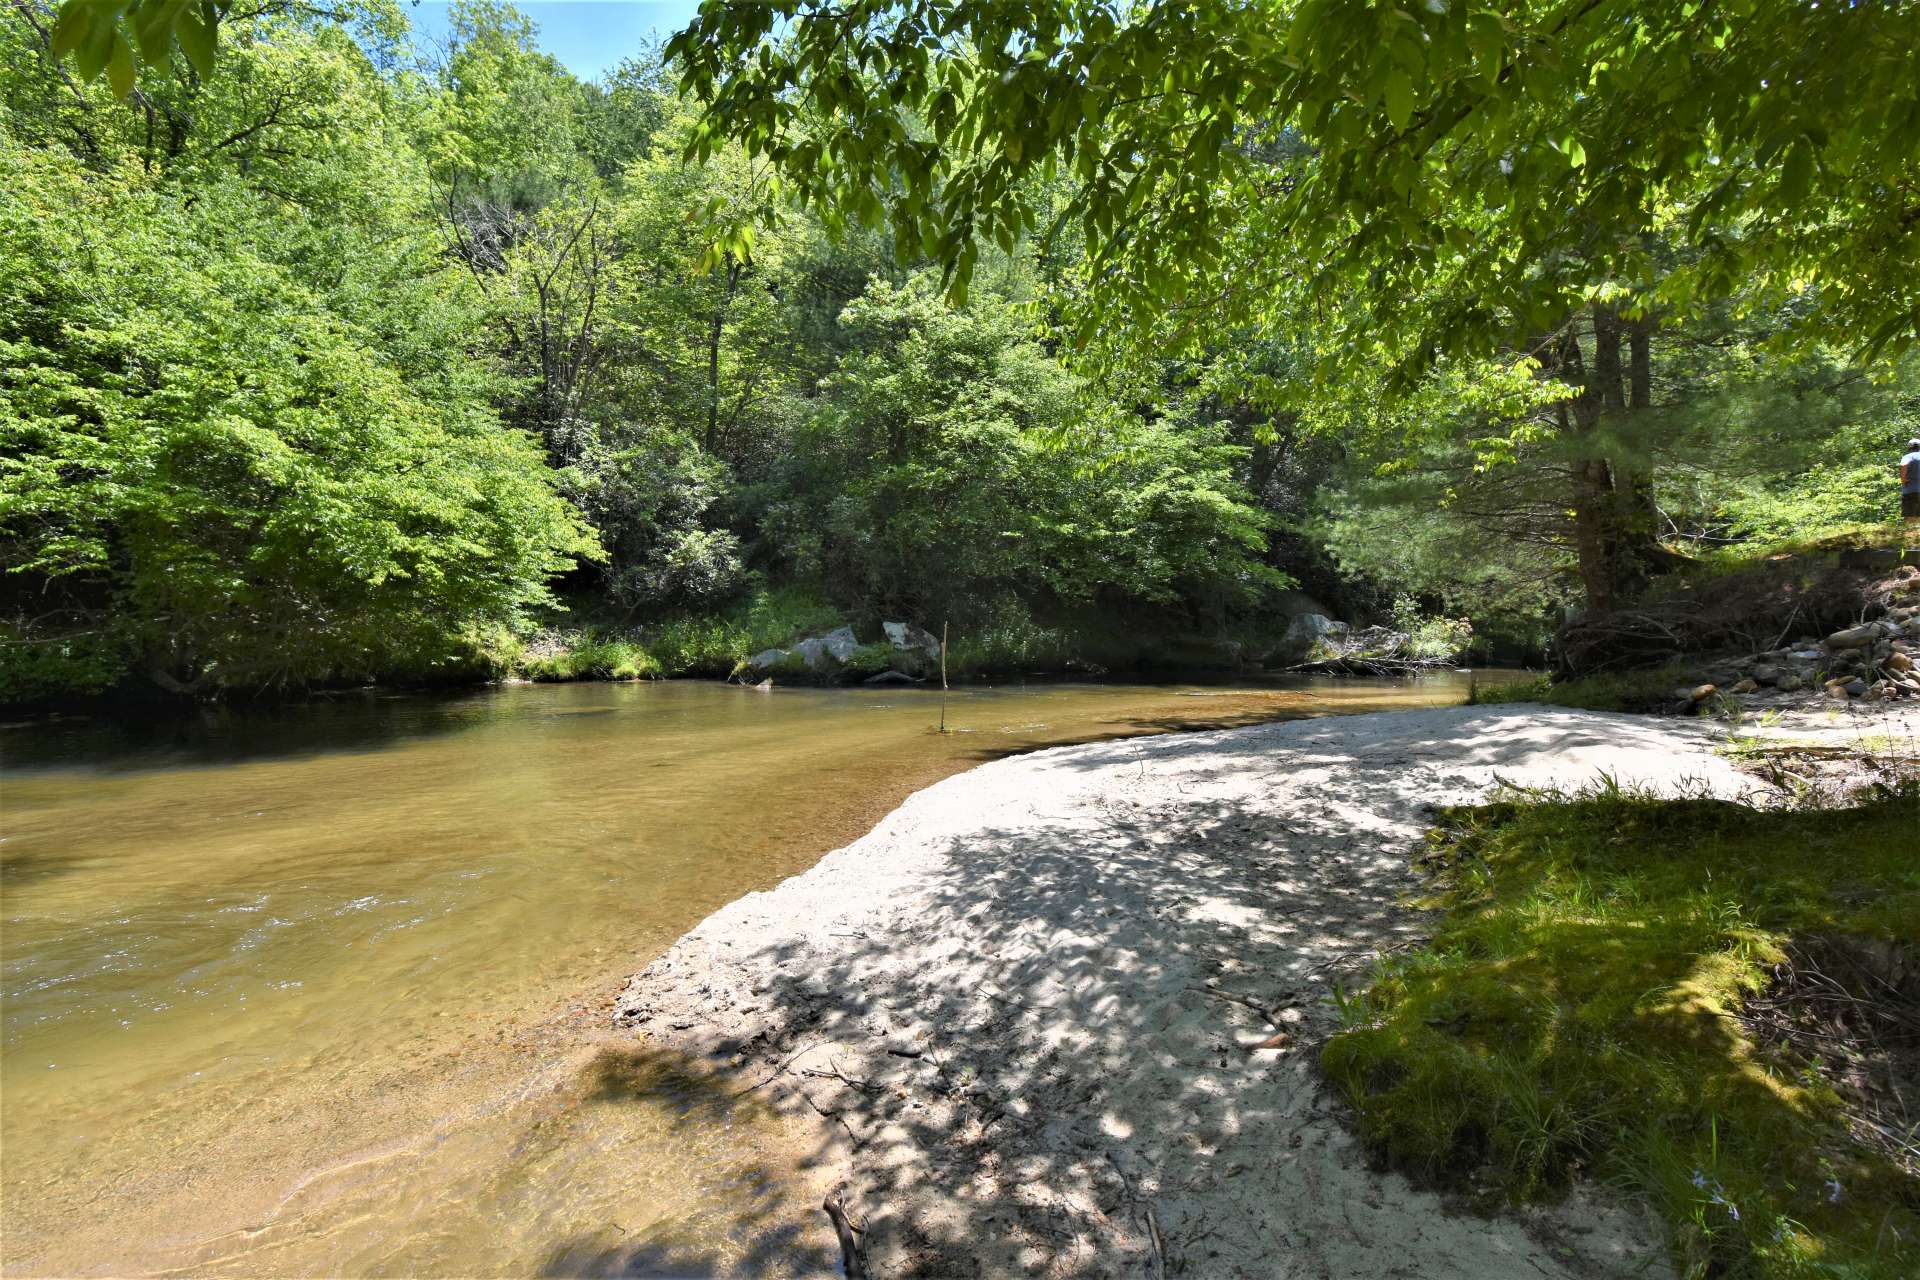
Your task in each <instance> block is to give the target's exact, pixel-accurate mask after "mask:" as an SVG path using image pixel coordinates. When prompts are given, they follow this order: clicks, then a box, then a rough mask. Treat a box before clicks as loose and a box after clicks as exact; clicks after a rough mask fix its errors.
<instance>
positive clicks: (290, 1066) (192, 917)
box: [0, 676, 1465, 1275]
mask: <svg viewBox="0 0 1920 1280" xmlns="http://www.w3.org/2000/svg"><path fill="white" fill-rule="evenodd" d="M1464 681H1465V677H1464V676H1460V677H1453V676H1442V677H1434V678H1429V679H1426V680H1422V681H1420V682H1418V683H1398V682H1384V681H1383V682H1368V681H1357V680H1345V681H1338V682H1335V681H1328V680H1319V681H1310V680H1291V681H1272V682H1264V683H1258V684H1250V685H1231V686H1215V687H1192V686H1180V687H1175V686H1153V687H1145V686H1127V685H1084V684H1082V685H1076V684H1044V685H1031V686H1025V687H1017V688H1016V687H1005V688H969V689H966V690H963V691H956V692H955V693H954V694H953V696H952V700H951V703H950V706H949V710H948V713H947V714H948V722H949V724H950V725H953V726H955V727H957V728H959V729H961V730H963V732H959V733H954V734H949V735H945V736H941V735H937V734H935V733H933V732H931V729H932V726H933V724H934V721H935V718H936V716H937V714H938V705H939V696H940V695H939V693H938V692H937V691H928V690H921V689H911V690H887V691H885V692H876V691H869V690H806V689H782V690H778V691H775V692H773V693H771V694H768V693H762V692H756V691H750V690H744V689H738V688H733V687H728V686H723V685H715V684H701V683H686V682H681V683H667V684H655V685H607V684H589V685H566V686H540V687H507V688H501V689H495V690H491V691H487V692H484V693H477V694H470V695H464V696H460V697H453V698H427V697H392V696H384V695H375V694H367V695H355V696H353V697H350V698H344V699H339V700H335V701H332V702H327V703H319V704H305V705H301V706H298V707H294V708H282V709H277V710H272V711H264V712H247V711H244V710H239V711H232V710H230V711H223V712H218V713H208V714H207V715H205V716H204V717H201V718H196V719H188V720H184V721H181V722H176V723H174V724H171V725H170V726H168V727H167V728H165V729H147V730H134V729H127V728H123V727H116V726H111V725H104V724H98V723H95V722H72V721H67V722H59V723H54V724H46V723H38V724H32V725H25V726H13V727H11V728H9V729H8V731H7V732H5V733H4V734H0V748H3V749H4V750H5V753H6V764H7V772H6V776H5V781H4V789H3V790H0V804H3V805H4V810H3V812H0V821H3V823H4V827H3V829H0V927H3V928H4V936H3V937H0V961H3V962H4V988H3V994H4V1053H3V1054H0V1086H3V1088H4V1092H3V1093H0V1139H3V1140H4V1147H3V1148H0V1191H3V1192H4V1200H5V1215H6V1223H5V1227H6V1229H5V1235H4V1253H3V1254H0V1264H3V1265H4V1267H5V1269H6V1271H7V1272H8V1273H9V1274H21V1275H26V1274H46V1273H60V1274H75V1273H112V1274H124V1273H129V1272H154V1271H162V1270H167V1269H186V1270H190V1271H192V1272H194V1273H196V1274H208V1273H221V1272H226V1273H234V1274H248V1275H262V1274H273V1275H294V1274H360V1275H386V1274H395V1275H397V1274H409V1275H412V1274H431V1275H497V1274H528V1273H536V1272H540V1273H547V1274H577V1273H581V1272H590V1271H596V1270H601V1269H604V1268H606V1267H607V1266H609V1265H612V1263H613V1262H614V1261H615V1260H617V1261H618V1262H619V1264H620V1265H623V1266H630V1265H633V1264H634V1263H635V1262H636V1261H646V1260H648V1259H652V1260H654V1261H656V1262H658V1264H659V1265H661V1266H665V1267H673V1268H677V1269H687V1268H691V1267H695V1266H710V1265H711V1266H721V1267H727V1266H733V1267H744V1268H748V1269H752V1268H754V1267H755V1265H756V1262H757V1259H758V1257H759V1256H760V1255H759V1253H758V1252H757V1251H770V1250H774V1249H777V1248H779V1247H780V1246H781V1241H782V1235H781V1233H782V1232H783V1231H785V1230H788V1229H790V1227H791V1224H792V1223H793V1222H794V1221H795V1220H796V1219H797V1217H798V1215H799V1213H800V1212H801V1211H802V1210H803V1209H805V1208H806V1207H808V1205H809V1197H811V1200H810V1204H811V1205H812V1206H817V1204H818V1193H817V1190H816V1187H817V1183H818V1179H819V1177H820V1176H821V1175H820V1174H819V1172H818V1171H813V1170H810V1168H809V1165H810V1154H811V1153H810V1151H809V1149H808V1147H807V1145H806V1142H805V1140H804V1139H805V1135H804V1134H802V1133H800V1132H799V1131H798V1129H797V1126H793V1127H790V1125H789V1122H787V1121H785V1120H782V1119H781V1118H779V1117H776V1116H773V1115H770V1114H765V1113H763V1112H760V1111H758V1110H757V1109H756V1108H755V1107H754V1105H753V1102H752V1099H751V1098H750V1097H745V1098H736V1097H735V1096H734V1090H733V1088H732V1087H731V1086H730V1085H729V1084H727V1083H725V1082H719V1081H715V1080H710V1079H703V1078H701V1077H699V1076H698V1075H697V1074H689V1073H687V1072H685V1071H683V1070H682V1069H681V1068H680V1066H679V1065H678V1064H673V1063H662V1062H650V1061H643V1060H639V1059H635V1058H633V1057H632V1056H631V1055H630V1053H629V1052H628V1051H625V1050H622V1051H621V1052H620V1053H619V1054H617V1055H612V1051H610V1050H608V1049H606V1047H605V1046H604V1045H597V1044H596V1036H597V1035H599V1034H600V1032H599V1030H598V1029H599V1028H600V1027H601V1026H602V1024H603V1023H604V1018H603V1017H602V1014H601V1010H602V1009H603V1008H604V1005H605V1001H606V998H607V997H609V996H610V995H611V994H612V992H613V991H614V990H615V989H617V987H618V985H619V982H620V980H621V979H622V978H623V977H624V976H625V975H626V974H627V973H630V972H632V971H633V970H635V969H637V968H639V967H641V966H643V965H644V964H645V963H646V962H647V961H648V960H649V959H650V958H651V957H652V956H654V955H656V954H658V953H659V952H660V951H661V950H663V949H664V948H665V947H666V946H668V945H669V944H670V943H671V942H672V941H673V939H674V938H675V937H677V936H678V935H680V934H681V933H683V932H684V931H686V930H687V929H688V928H690V927H691V926H692V925H693V924H694V923H696V922H697V921H698V920H699V919H700V918H701V917H702V916H703V915H705V914H706V913H708V912H709V911H711V910H713V909H714V908H716V907H718V906H720V905H721V904H723V903H725V902H727V901H729V900H730V899H732V898H735V897H738V896H739V895H741V894H743V893H746V892H749V891H752V890H755V889H761V888H766V887H768V886H770V885H772V884H774V883H776V882H777V881H779V880H780V879H782V878H784V877H786V876H789V875H792V874H794V873H796V872H798V871H801V870H804V869H805V868H806V867H807V866H808V865H810V864H811V863H812V862H813V861H814V860H815V859H816V858H817V857H818V856H819V855H820V854H821V853H823V852H825V851H826V850H828V849H830V848H833V847H835V846H837V845H839V844H842V843H845V842H846V841H847V840H849V839H852V838H853V837H855V836H857V835H859V834H860V833H861V832H862V831H864V830H865V829H866V828H867V827H869V826H870V825H871V824H872V823H873V822H874V821H876V820H877V819H878V818H879V817H880V816H882V815H883V814H884V813H885V812H886V811H887V810H888V809H890V808H892V807H893V806H894V805H896V804H898V803H899V802H900V801H901V800H902V799H904V798H905V797H906V796H907V795H908V794H909V793H911V792H912V791H914V790H916V789H918V788H919V787H922V786H925V785H926V784H928V783H930V782H932V781H934V780H936V779H938V778H940V777H943V776H945V775H947V774H950V773H953V772H956V771H958V770H960V769H963V768H966V767H968V766H969V765H971V764H974V763H977V762H979V761H981V760H983V759H989V758H992V757H994V756H996V755H1001V754H1006V753H1008V752H1011V751H1016V750H1022V749H1026V748H1030V747H1034V746H1040V745H1046V744H1051V743H1059V742H1068V741H1084V740H1088V739H1092V738H1099V737H1112V736H1118V735H1123V734H1130V733H1141V732H1155V731H1159V730H1163V729H1169V728H1183V727H1194V728H1197V727H1205V726H1210V725H1220V724H1237V723H1251V722H1254V721H1257V720H1267V719H1275V718H1287V717H1293V716H1301V715H1315V714H1325V713H1328V712H1339V711H1360V710H1376V709H1386V708H1392V707H1405V706H1415V705H1434V704H1438V703H1448V702H1456V701H1459V700H1460V698H1461V697H1462V696H1463V693H1464V688H1465V685H1464ZM596 1055H598V1056H596ZM610 1055H612V1056H610ZM816 1216H817V1215H816ZM823 1223H824V1218H821V1219H820V1224H823ZM815 1225H818V1224H815Z"/></svg>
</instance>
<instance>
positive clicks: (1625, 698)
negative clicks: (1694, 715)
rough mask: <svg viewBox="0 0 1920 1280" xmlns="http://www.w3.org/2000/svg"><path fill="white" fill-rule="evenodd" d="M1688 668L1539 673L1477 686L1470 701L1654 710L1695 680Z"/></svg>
mask: <svg viewBox="0 0 1920 1280" xmlns="http://www.w3.org/2000/svg"><path fill="white" fill-rule="evenodd" d="M1696 678H1697V677H1695V676H1693V675H1692V674H1690V670H1689V668H1687V667H1685V666H1683V665H1681V664H1679V663H1670V664H1667V665H1665V666H1659V667H1651V668H1647V669H1645V670H1639V671H1619V672H1609V673H1607V674H1604V675H1592V676H1581V677H1579V678H1577V679H1573V680H1555V679H1553V678H1552V677H1551V676H1544V675H1543V676H1540V677H1538V678H1536V679H1533V680H1518V681H1514V682H1513V683H1510V684H1486V685H1475V686H1474V688H1473V691H1472V693H1471V694H1470V696H1469V697H1468V699H1467V700H1468V702H1470V703H1471V704H1473V705H1475V706H1480V705H1483V704H1487V703H1496V702H1540V703H1545V704H1547V705H1549V706H1555V707H1577V708H1579V709H1581V710H1583V711H1653V710H1656V709H1659V708H1661V707H1664V706H1667V705H1669V704H1671V703H1672V702H1673V700H1674V690H1675V689H1677V688H1680V687H1681V686H1684V685H1690V684H1693V683H1694V682H1695V679H1696Z"/></svg>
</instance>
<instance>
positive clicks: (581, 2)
mask: <svg viewBox="0 0 1920 1280" xmlns="http://www.w3.org/2000/svg"><path fill="white" fill-rule="evenodd" d="M514 7H515V8H517V9H519V10H520V11H521V12H522V13H525V14H526V15H527V16H528V17H530V18H532V19H533V20H534V21H535V22H536V23H538V24H539V25H540V47H541V48H542V49H544V50H546V51H547V52H548V53H550V54H552V55H553V56H554V57H556V58H558V59H560V61H561V62H563V63H564V64H566V68H567V70H569V71H571V72H573V74H575V75H577V76H579V77H580V78H581V79H583V80H592V79H594V78H595V77H597V76H599V75H600V73H601V72H603V71H607V70H610V69H612V68H613V67H614V66H616V65H618V63H619V62H620V60H621V59H622V58H625V57H628V56H630V55H632V54H633V53H634V52H635V51H637V50H638V49H639V48H640V46H641V45H642V44H644V43H646V41H647V40H648V39H649V37H653V36H658V37H659V38H661V39H664V38H666V37H667V36H670V35H672V34H673V33H674V32H675V31H678V30H679V29H680V28H681V27H684V26H685V25H686V24H687V23H688V22H689V21H690V20H691V19H692V17H693V14H694V11H695V10H696V9H698V8H699V7H700V4H699V0H515V3H514ZM407 17H408V18H409V19H410V20H411V21H412V22H413V31H414V38H415V39H416V40H431V39H437V38H439V37H441V36H444V35H446V32H447V5H446V0H421V2H420V3H419V4H409V5H408V6H407Z"/></svg>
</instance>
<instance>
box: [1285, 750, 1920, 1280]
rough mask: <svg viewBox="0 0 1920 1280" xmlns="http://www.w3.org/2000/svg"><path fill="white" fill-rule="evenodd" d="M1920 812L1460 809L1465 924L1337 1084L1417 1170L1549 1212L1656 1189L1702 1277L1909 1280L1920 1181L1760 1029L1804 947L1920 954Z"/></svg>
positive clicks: (1365, 1028)
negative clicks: (1843, 944) (1767, 1002)
mask: <svg viewBox="0 0 1920 1280" xmlns="http://www.w3.org/2000/svg"><path fill="white" fill-rule="evenodd" d="M1916 823H1920V792H1915V791H1913V790H1912V789H1908V790H1905V791H1899V792H1893V793H1882V794H1880V795H1878V796H1876V797H1874V798H1870V799H1868V800H1867V801H1865V802H1864V803H1862V804H1860V805H1859V806H1858V807H1854V808H1847V809H1838V810H1831V809H1830V810H1821V811H1818V812H1780V811H1760V810H1755V809H1751V808H1747V807H1745V806H1741V805H1735V804H1730V803H1726V802H1721V801H1712V800H1662V799H1653V798H1648V797H1643V796H1637V795H1633V794H1629V793H1623V792H1621V791H1618V790H1615V789H1611V788H1607V789H1602V790H1598V791H1594V792H1590V793H1586V794H1582V795H1577V796H1571V797H1558V796H1545V797H1538V796H1530V797H1524V798H1521V799H1518V800H1513V801H1505V802H1501V803H1498V804H1494V805H1491V806H1488V807H1485V808H1479V809H1468V810H1454V811H1450V812H1448V813H1447V814H1445V815H1444V823H1443V825H1442V827H1441V828H1440V830H1439V831H1437V832H1436V833H1435V834H1434V835H1433V836H1432V837H1431V840H1432V844H1431V846H1430V850H1429V853H1428V856H1427V859H1426V861H1427V863H1428V865H1435V864H1438V865H1439V866H1441V867H1442V868H1443V871H1442V876H1443V879H1442V881H1441V885H1440V892H1439V899H1438V905H1441V906H1444V907H1445V909H1446V916H1445V918H1444V921H1443V923H1442V924H1441V927H1440V929H1439V931H1438V933H1437V934H1436V935H1435V937H1434V939H1433V941H1432V943H1431V944H1430V945H1429V946H1427V947H1426V948H1424V949H1422V950H1419V951H1416V952H1412V953H1409V954H1407V955H1405V956H1400V957H1395V958H1393V959H1391V960H1388V961H1385V962H1383V963H1382V964H1381V965H1380V966H1379V968H1378V970H1377V971H1376V973H1375V975H1374V981H1373V985H1372V987H1371V988H1370V989H1369V990H1368V991H1367V992H1366V993H1365V995H1364V996H1362V997H1360V998H1359V999H1358V1000H1356V1001H1353V1002H1351V1004H1350V1007H1349V1009H1348V1012H1347V1014H1346V1017H1345V1021H1346V1022H1347V1024H1348V1025H1347V1029H1346V1030H1345V1031H1344V1032H1342V1033H1341V1034H1339V1035H1336V1036H1335V1037H1334V1038H1333V1039H1332V1040H1331V1041H1329V1042H1328V1044H1327V1046H1326V1048H1325V1050H1324V1051H1323V1062H1324V1065H1325V1067H1326V1069H1327V1071H1328V1073H1329V1075H1330V1076H1331V1077H1332V1078H1333V1080H1334V1081H1335V1082H1336V1083H1337V1084H1338V1085H1339V1086H1340V1087H1341V1088H1342V1090H1343V1091H1344V1092H1346V1093H1347V1095H1348V1096H1349V1097H1350V1098H1351V1099H1352V1100H1353V1102H1354V1104H1355V1106H1356V1107H1357V1108H1358V1109H1359V1113H1360V1122H1361V1127H1362V1129H1363V1131H1364V1132H1365V1134H1366V1135H1367V1138H1368V1140H1369V1141H1370V1142H1371V1143H1372V1144H1374V1145H1375V1146H1376V1147H1377V1148H1378V1149H1379V1150H1380V1151H1381V1152H1382V1153H1384V1154H1385V1155H1386V1156H1387V1157H1388V1158H1389V1159H1390V1160H1392V1161H1393V1162H1394V1163H1396V1164H1398V1165H1400V1166H1402V1167H1405V1168H1409V1169H1412V1170H1416V1171H1418V1172H1421V1173H1423V1174H1425V1175H1427V1176H1430V1177H1435V1178H1440V1179H1443V1180H1446V1181H1449V1182H1457V1181H1466V1180H1468V1179H1473V1180H1475V1181H1476V1182H1477V1183H1478V1184H1479V1185H1481V1186H1482V1187H1483V1188H1490V1189H1491V1191H1492V1192H1493V1193H1494V1194H1495V1195H1497V1196H1500V1197H1505V1198H1513V1199H1531V1198H1535V1197H1538V1196H1542V1195H1546V1194H1550V1193H1552V1192H1553V1191H1555V1190H1556V1189H1557V1188H1560V1187H1562V1186H1564V1185H1565V1184H1566V1182H1567V1181H1568V1180H1569V1179H1570V1178H1572V1177H1573V1176H1574V1174H1575V1172H1576V1170H1580V1169H1593V1170H1595V1171H1597V1172H1598V1173H1600V1174H1601V1175H1603V1176H1610V1177H1614V1178H1618V1179H1621V1180H1623V1181H1626V1182H1629V1183H1631V1184H1633V1185H1635V1186H1637V1187H1638V1188H1639V1189H1641V1190H1642V1191H1643V1192H1645V1193H1646V1194H1647V1195H1648V1196H1649V1197H1650V1198H1651V1199H1652V1201H1653V1203H1654V1204H1655V1205H1657V1206H1658V1208H1659V1209H1660V1210H1661V1212H1662V1213H1663V1214H1664V1215H1665V1217H1666V1218H1667V1220H1668V1222H1669V1224H1670V1225H1671V1226H1672V1228H1673V1231H1674V1237H1675V1243H1676V1246H1677V1249H1678V1252H1679V1254H1680V1259H1681V1262H1682V1264H1683V1266H1684V1268H1685V1271H1686V1274H1688V1275H1702V1276H1704V1275H1741V1276H1755V1277H1771V1276H1780V1277H1786V1276H1811V1275H1816V1274H1818V1275H1856V1276H1862V1277H1872V1276H1886V1277H1893V1276H1898V1275H1908V1274H1911V1273H1912V1272H1911V1269H1912V1267H1913V1266H1914V1265H1915V1264H1916V1262H1920V1256H1916V1254H1915V1252H1914V1244H1913V1241H1914V1240H1915V1238H1916V1234H1915V1233H1916V1229H1917V1228H1920V1219H1916V1214H1915V1210H1914V1204H1913V1199H1912V1191H1911V1184H1910V1183H1909V1182H1908V1181H1907V1179H1906V1177H1905V1175H1903V1174H1902V1173H1901V1172H1900V1171H1899V1170H1898V1169H1896V1168H1895V1167H1893V1166H1892V1165H1891V1164H1889V1163H1888V1162H1887V1161H1886V1160H1885V1158H1884V1157H1882V1156H1880V1155H1878V1154H1876V1153H1874V1152H1873V1151H1871V1150H1869V1149H1868V1148H1866V1147H1864V1146H1862V1145H1860V1144H1858V1143H1857V1142H1855V1141H1854V1140H1853V1139H1852V1138H1851V1137H1850V1136H1849V1134H1848V1132H1847V1129H1846V1125H1845V1123H1844V1122H1843V1120H1842V1119H1841V1118H1840V1116H1839V1114H1838V1111H1837V1107H1836V1099H1835V1097H1834V1095H1833V1093H1832V1091H1831V1090H1830V1089H1829V1088H1828V1087H1827V1086H1826V1085H1825V1084H1824V1083H1822V1082H1821V1081H1820V1080H1819V1079H1818V1078H1817V1077H1816V1076H1813V1075H1811V1074H1808V1073H1804V1072H1801V1071H1798V1070H1796V1069H1795V1067H1794V1065H1793V1064H1792V1063H1789V1062H1786V1061H1784V1060H1782V1059H1779V1058H1777V1057H1774V1056H1770V1055H1768V1054H1766V1053H1763V1052H1762V1051H1761V1049H1760V1048H1759V1047H1758V1046H1756V1045H1755V1044H1754V1042H1753V1041H1752V1040H1751V1039H1750V1038H1749V1036H1748V1033H1747V1031H1746V1030H1745V1028H1744V1027H1743V1025H1742V1023H1741V1022H1740V1021H1738V1019H1737V1016H1736V1015H1737V1014H1738V1011H1739V1009H1740V1006H1741V1004H1742V1001H1743V1000H1744V998H1745V997H1746V996H1748V995H1749V994H1751V993H1753V992H1756V991H1758V990H1760V989H1761V988H1762V987H1763V986H1764V985H1765V983H1766V973H1767V966H1769V965H1771V964H1773V963H1774V962H1776V961H1777V960H1779V959H1780V958H1781V957H1782V951H1783V948H1784V946H1785V945H1786V944H1787V943H1788V942H1789V941H1790V940H1793V939H1795V938H1808V937H1815V936H1846V935H1858V936H1863V937H1869V938H1875V939H1885V940H1887V941H1890V942H1895V943H1898V944H1901V945H1904V946H1907V947H1913V946H1917V945H1920V873H1916V870H1915V867H1914V864H1913V859H1912V834H1913V831H1914V830H1915V824H1916Z"/></svg>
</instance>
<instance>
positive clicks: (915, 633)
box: [880, 622, 940, 659]
mask: <svg viewBox="0 0 1920 1280" xmlns="http://www.w3.org/2000/svg"><path fill="white" fill-rule="evenodd" d="M880 629H881V630H883V631H885V632H886V633H887V640H888V642H889V643H891V644H892V645H893V647H894V648H896V649H903V650H910V651H911V650H918V651H919V652H921V653H923V654H925V655H926V656H927V657H929V658H933V659H938V658H939V656H940V637H939V636H936V635H934V634H933V633H932V632H931V631H927V630H924V629H923V628H920V627H916V626H914V625H913V624H912V623H911V622H883V623H881V624H880Z"/></svg>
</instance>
